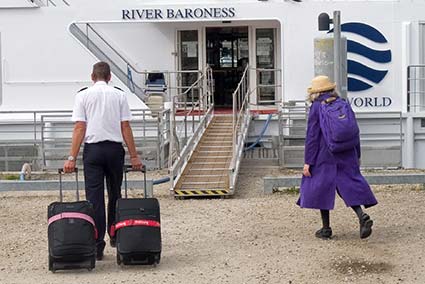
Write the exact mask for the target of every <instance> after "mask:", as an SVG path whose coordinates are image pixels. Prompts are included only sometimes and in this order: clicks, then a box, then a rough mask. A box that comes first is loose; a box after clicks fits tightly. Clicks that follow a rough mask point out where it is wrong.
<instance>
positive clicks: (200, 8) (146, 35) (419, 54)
mask: <svg viewBox="0 0 425 284" xmlns="http://www.w3.org/2000/svg"><path fill="white" fill-rule="evenodd" d="M335 10H339V11H341V16H342V35H343V36H344V37H346V38H347V41H348V43H347V44H348V54H347V58H348V63H347V65H348V66H347V68H348V98H349V100H350V102H351V104H352V106H353V108H354V109H355V110H356V112H357V113H359V114H360V116H362V115H363V117H364V120H365V121H370V122H372V124H374V123H376V121H374V120H373V119H377V118H380V117H382V119H383V120H385V119H386V118H389V120H388V121H390V122H389V124H391V123H393V122H394V121H395V122H397V121H402V126H400V125H399V126H398V127H399V128H402V130H401V131H399V132H402V134H401V135H399V136H398V138H397V137H396V138H394V137H392V138H390V140H391V139H393V140H397V139H399V140H400V141H402V142H401V143H402V145H401V146H400V151H401V150H402V149H403V159H402V160H400V163H402V165H404V166H407V167H425V162H421V161H420V159H415V158H414V157H415V156H417V155H416V154H417V153H420V152H421V151H422V148H424V147H425V145H422V143H421V135H422V134H421V133H422V129H423V128H422V127H423V125H425V124H424V123H423V121H424V120H423V119H422V118H421V117H422V116H421V113H422V110H423V106H422V105H423V104H424V103H423V102H424V101H425V93H422V91H423V90H425V88H424V86H425V83H424V81H421V79H420V78H422V77H424V76H423V74H424V73H425V71H424V70H425V69H423V68H422V67H418V68H416V67H412V65H420V64H424V63H425V15H424V13H423V11H425V1H423V0H399V1H311V0H305V1H302V2H297V1H291V0H269V1H254V0H245V1H244V0H233V1H220V0H215V1H213V0H204V1H200V0H198V1H189V0H186V1H183V0H179V1H176V0H173V1H168V0H162V1H141V0H121V1H113V0H91V1H86V0H66V1H64V0H38V1H36V0H34V1H25V0H20V1H15V0H13V1H12V0H0V59H1V60H0V112H3V114H0V115H1V117H0V119H2V121H3V127H5V128H4V129H7V124H10V122H11V121H12V120H15V122H16V119H18V120H19V119H25V120H29V121H31V114H30V115H29V117H27V114H18V113H16V112H17V111H55V110H71V109H72V106H73V101H74V95H75V93H76V92H77V91H78V90H79V89H80V88H82V87H85V86H87V85H90V84H91V82H90V80H89V78H90V76H89V75H90V74H89V73H90V71H91V67H92V65H93V63H95V62H96V61H98V60H105V59H108V60H110V61H111V62H113V63H114V66H112V67H113V68H112V69H113V71H114V77H113V82H112V84H114V85H117V86H119V87H120V88H123V89H124V90H125V91H126V93H127V94H128V99H129V102H130V105H131V108H132V109H146V108H147V106H146V104H145V102H143V100H145V101H146V97H145V95H146V82H147V78H148V73H152V72H153V71H154V70H157V72H158V73H163V74H165V78H164V80H165V81H166V83H167V84H168V86H167V90H166V96H165V97H164V101H167V100H170V99H171V97H172V96H173V95H175V94H176V93H177V92H178V90H179V88H182V86H188V85H190V84H192V83H193V82H194V81H195V80H196V78H199V74H201V73H202V72H205V68H206V66H207V65H209V66H210V67H211V68H212V72H213V77H214V81H215V93H214V100H215V105H216V108H219V109H220V110H225V109H227V108H228V107H231V106H232V97H231V95H232V92H233V91H234V90H235V89H236V86H237V83H238V82H239V80H240V78H241V74H242V71H243V70H244V67H245V66H246V65H248V64H249V66H250V67H251V68H250V70H249V85H250V86H249V87H250V89H252V92H250V102H251V104H252V108H253V109H255V110H257V111H258V113H260V114H261V113H270V112H273V111H274V110H276V109H278V108H279V106H281V105H285V104H286V103H287V102H289V101H300V100H304V99H305V96H306V88H307V86H308V85H309V83H310V81H311V78H312V77H313V76H314V75H315V69H314V66H315V64H316V65H317V63H318V58H317V53H316V58H315V43H314V41H315V39H317V38H325V37H332V32H329V33H327V32H323V31H319V30H318V23H317V22H318V15H319V14H320V13H322V12H327V13H328V14H329V15H331V16H332V13H333V11H335ZM409 66H411V67H409ZM415 68H416V69H415ZM408 69H409V72H408ZM191 72H192V73H191ZM196 72H199V74H197V73H196ZM409 91H410V92H411V93H409V94H408V92H409ZM5 112H8V113H5ZM400 116H401V117H402V119H401V120H400V119H398V118H397V117H400ZM391 118H392V119H393V121H391ZM369 119H370V120H369ZM365 125H367V123H366V124H365ZM279 127H280V126H279V125H278V124H277V123H275V124H271V126H270V129H269V131H268V133H267V135H269V136H277V135H278V134H279V130H278V128H279ZM366 128H367V130H369V132H371V133H373V132H376V131H378V129H380V128H382V126H381V127H380V126H379V122H378V123H377V125H376V126H373V125H369V126H367V127H366ZM394 129H396V130H394ZM394 129H393V130H391V133H393V132H397V131H398V130H397V129H398V128H394ZM260 130H261V126H260V125H259V124H258V125H257V124H256V123H253V124H251V130H250V132H251V133H252V135H255V134H258V133H259V132H260ZM375 130H376V131H375ZM378 132H379V131H378ZM387 134H388V133H387ZM371 135H372V134H371ZM391 135H392V134H391ZM391 135H389V134H388V135H387V136H391ZM370 137H372V136H370ZM370 137H369V138H370ZM4 138H5V137H4V136H3V137H1V134H0V139H3V140H5V139H4ZM387 138H388V137H387ZM387 138H385V137H383V138H382V137H381V138H379V137H375V138H373V137H372V138H370V139H372V140H373V139H375V140H376V141H378V140H379V139H381V140H382V144H385V143H387V142H388V141H386V139H387ZM6 140H7V139H6ZM379 143H381V142H379ZM422 160H425V159H422Z"/></svg>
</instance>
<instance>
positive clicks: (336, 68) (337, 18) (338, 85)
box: [333, 11, 347, 99]
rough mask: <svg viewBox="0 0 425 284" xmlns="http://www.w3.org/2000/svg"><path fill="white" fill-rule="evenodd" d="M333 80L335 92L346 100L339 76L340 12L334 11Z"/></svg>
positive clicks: (340, 76)
mask: <svg viewBox="0 0 425 284" xmlns="http://www.w3.org/2000/svg"><path fill="white" fill-rule="evenodd" d="M333 25H334V80H335V83H336V91H337V93H338V94H339V95H340V96H341V97H342V98H343V99H346V98H347V94H345V93H344V94H343V93H342V90H341V84H342V74H341V12H340V11H334V17H333Z"/></svg>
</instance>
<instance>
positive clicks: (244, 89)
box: [229, 65, 251, 191]
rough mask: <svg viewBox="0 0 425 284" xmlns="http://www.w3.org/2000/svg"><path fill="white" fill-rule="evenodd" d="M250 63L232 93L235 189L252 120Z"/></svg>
mask: <svg viewBox="0 0 425 284" xmlns="http://www.w3.org/2000/svg"><path fill="white" fill-rule="evenodd" d="M249 69H250V67H249V65H247V66H246V67H245V70H244V72H243V73H242V77H241V80H240V81H239V83H238V85H237V87H236V89H235V91H234V92H233V94H232V99H233V114H232V129H233V138H232V160H231V162H230V166H229V189H230V191H233V190H234V187H235V184H236V178H237V176H238V171H239V164H240V157H241V155H242V151H243V148H244V143H245V138H246V135H247V133H248V126H249V121H250V113H249V97H250V93H251V91H250V89H249V72H248V70H249Z"/></svg>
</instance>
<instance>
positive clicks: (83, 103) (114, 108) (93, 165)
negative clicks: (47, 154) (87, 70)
mask: <svg viewBox="0 0 425 284" xmlns="http://www.w3.org/2000/svg"><path fill="white" fill-rule="evenodd" d="M91 78H92V80H93V82H94V85H93V86H92V87H89V88H84V89H82V90H80V91H79V92H78V94H77V95H76V97H75V104H74V110H73V113H72V120H73V121H74V122H75V126H74V131H73V135H72V146H71V150H70V153H69V154H70V155H69V157H68V160H67V161H65V164H64V171H65V172H72V171H74V168H75V160H76V157H77V155H78V152H79V151H80V146H81V144H82V143H83V142H84V151H83V164H84V179H85V185H86V198H87V200H88V201H90V202H91V203H92V204H93V207H94V210H95V223H96V227H97V230H98V239H97V240H96V246H97V259H98V260H101V259H102V258H103V250H104V248H105V241H104V237H105V231H106V216H105V196H104V190H105V189H104V178H105V177H106V184H107V190H108V222H107V225H108V233H110V232H111V226H113V225H114V222H115V203H116V201H117V200H118V199H119V198H121V183H122V178H123V166H124V156H125V150H124V148H123V146H122V143H123V142H125V143H126V145H127V148H128V151H129V153H130V160H131V164H132V166H133V169H135V170H140V169H141V167H142V162H141V161H140V159H139V157H138V155H137V151H136V147H135V143H134V138H133V132H132V129H131V127H130V123H129V121H130V120H131V112H130V108H129V106H128V102H127V98H126V96H125V94H124V92H123V91H122V90H120V89H118V88H117V87H110V86H108V82H109V81H110V80H111V70H110V67H109V65H108V64H107V63H105V62H99V63H96V64H95V65H94V66H93V73H92V75H91ZM110 241H111V245H112V246H114V245H115V240H114V239H113V238H110Z"/></svg>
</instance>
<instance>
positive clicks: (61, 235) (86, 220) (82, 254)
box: [47, 169, 97, 272]
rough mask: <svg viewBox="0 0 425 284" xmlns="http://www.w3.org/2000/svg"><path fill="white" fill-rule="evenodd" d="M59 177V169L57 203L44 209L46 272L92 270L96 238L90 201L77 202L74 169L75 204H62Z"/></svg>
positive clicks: (94, 261)
mask: <svg viewBox="0 0 425 284" xmlns="http://www.w3.org/2000/svg"><path fill="white" fill-rule="evenodd" d="M62 174H63V170H62V169H59V188H60V190H59V192H60V202H53V203H51V204H50V205H49V207H48V209H47V218H48V245H49V270H50V271H52V272H55V271H56V270H67V269H81V268H83V269H88V270H92V269H93V268H94V267H95V263H96V238H97V236H96V235H97V231H96V226H95V223H94V209H93V206H92V204H91V203H90V202H88V201H79V192H78V170H77V169H76V170H75V176H76V182H77V201H76V202H63V194H62Z"/></svg>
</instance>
